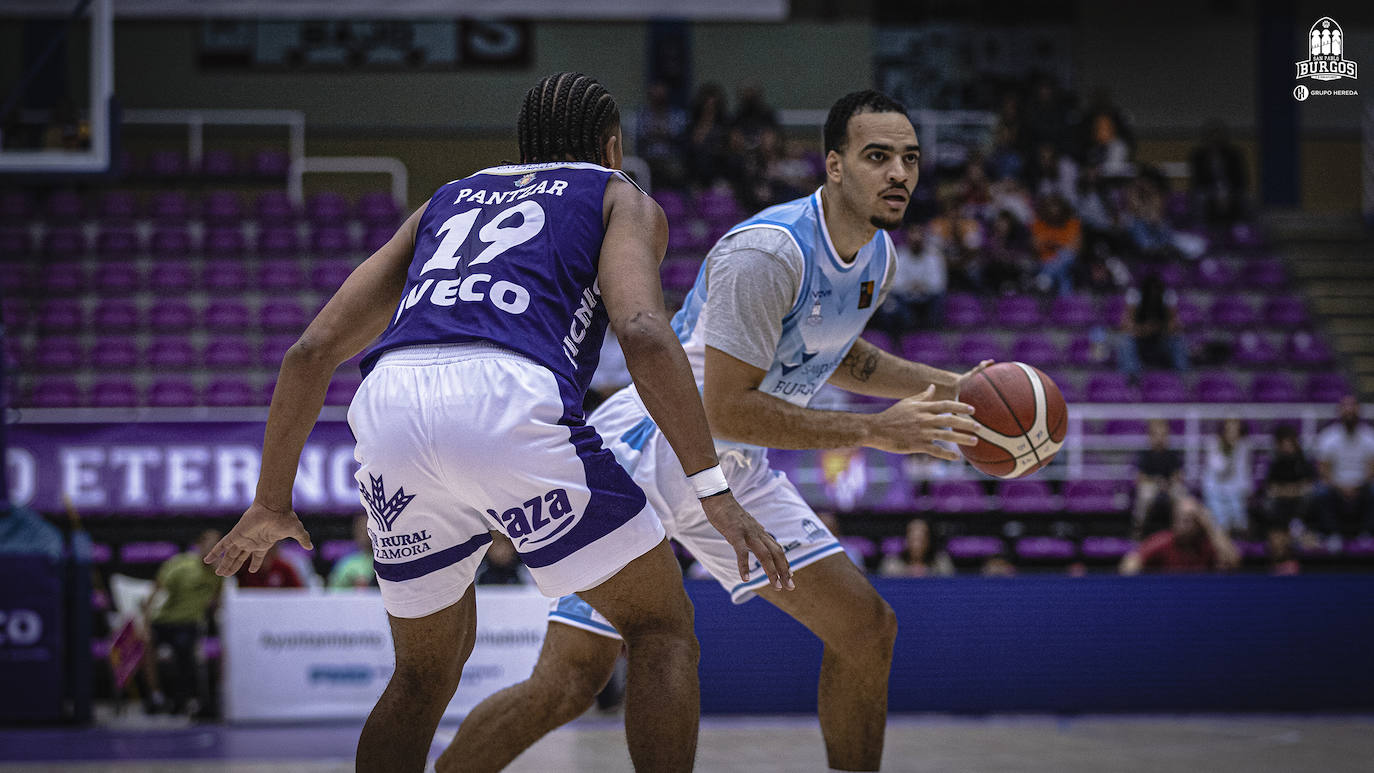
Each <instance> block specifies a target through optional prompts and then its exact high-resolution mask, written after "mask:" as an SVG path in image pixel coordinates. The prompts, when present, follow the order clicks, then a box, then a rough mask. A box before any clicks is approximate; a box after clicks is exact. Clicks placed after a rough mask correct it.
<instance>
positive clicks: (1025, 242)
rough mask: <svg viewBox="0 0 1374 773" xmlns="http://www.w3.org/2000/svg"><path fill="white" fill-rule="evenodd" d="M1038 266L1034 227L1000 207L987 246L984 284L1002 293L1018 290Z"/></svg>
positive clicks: (984, 251)
mask: <svg viewBox="0 0 1374 773" xmlns="http://www.w3.org/2000/svg"><path fill="white" fill-rule="evenodd" d="M1036 269H1037V263H1036V259H1035V256H1034V255H1033V254H1032V253H1031V241H1030V231H1029V230H1028V229H1027V228H1026V226H1025V225H1023V224H1022V223H1021V221H1020V220H1018V219H1017V218H1016V217H1015V216H1014V215H1013V214H1012V213H1011V212H1010V211H1008V210H1006V209H1001V210H998V212H997V215H996V216H995V217H993V219H992V228H990V229H989V231H988V238H987V244H986V246H984V248H983V263H982V275H981V279H982V283H983V285H984V286H985V287H987V288H988V289H989V290H992V291H994V292H998V293H1012V292H1016V291H1018V290H1021V289H1023V286H1024V285H1025V284H1026V282H1027V280H1029V278H1030V277H1031V276H1033V275H1034V274H1035V271H1036Z"/></svg>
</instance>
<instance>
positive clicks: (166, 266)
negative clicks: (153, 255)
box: [148, 260, 196, 297]
mask: <svg viewBox="0 0 1374 773" xmlns="http://www.w3.org/2000/svg"><path fill="white" fill-rule="evenodd" d="M195 284H196V273H195V270H194V269H192V268H191V266H190V265H189V264H187V263H183V262H181V261H180V260H166V261H162V262H160V263H154V264H153V269H152V271H151V272H149V274H148V287H149V289H151V290H152V291H153V292H154V293H156V294H157V295H159V296H161V297H166V296H168V295H178V294H181V293H185V292H189V291H190V290H191V288H192V287H194V286H195Z"/></svg>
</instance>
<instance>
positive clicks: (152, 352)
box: [143, 336, 200, 370]
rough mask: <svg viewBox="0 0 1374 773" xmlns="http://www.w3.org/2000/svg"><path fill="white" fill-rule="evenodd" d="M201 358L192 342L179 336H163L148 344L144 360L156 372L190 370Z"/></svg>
mask: <svg viewBox="0 0 1374 773" xmlns="http://www.w3.org/2000/svg"><path fill="white" fill-rule="evenodd" d="M199 359H200V358H199V357H197V356H196V350H195V347H193V346H192V345H191V342H190V341H188V340H186V339H185V338H182V337H179V336H161V337H159V338H155V339H153V341H152V343H150V344H148V350H147V351H146V352H145V353H144V357H143V360H144V362H145V363H146V364H147V365H148V367H149V368H151V369H154V370H161V369H167V370H179V369H185V368H190V367H192V366H194V365H195V363H196V361H197V360H199Z"/></svg>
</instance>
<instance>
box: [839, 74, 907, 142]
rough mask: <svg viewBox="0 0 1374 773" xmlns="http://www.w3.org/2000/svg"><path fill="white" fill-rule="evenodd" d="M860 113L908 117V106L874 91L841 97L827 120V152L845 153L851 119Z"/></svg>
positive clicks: (868, 90) (866, 90)
mask: <svg viewBox="0 0 1374 773" xmlns="http://www.w3.org/2000/svg"><path fill="white" fill-rule="evenodd" d="M860 113H901V114H902V115H906V106H905V105H903V104H902V103H901V102H898V101H897V100H895V99H893V98H892V97H889V96H888V95H886V94H884V93H882V92H880V91H873V90H872V89H865V90H864V91H854V92H851V93H849V94H845V95H844V96H842V97H840V99H839V101H837V102H836V103H835V104H834V106H832V107H831V108H830V115H828V116H826V118H825V152H826V153H829V152H830V151H832V150H833V151H835V152H836V153H843V152H844V149H845V146H846V145H847V144H849V119H850V118H853V117H854V116H856V115H859V114H860Z"/></svg>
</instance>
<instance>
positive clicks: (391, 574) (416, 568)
mask: <svg viewBox="0 0 1374 773" xmlns="http://www.w3.org/2000/svg"><path fill="white" fill-rule="evenodd" d="M489 542H491V534H489V533H486V532H483V533H481V534H478V535H477V536H475V537H473V538H472V539H470V540H468V541H467V542H464V543H463V544H461V545H454V546H453V547H451V548H444V549H443V550H440V551H439V552H437V553H430V554H429V555H427V556H425V557H424V558H417V559H415V560H414V561H406V562H405V563H401V564H384V563H382V562H381V561H377V560H375V559H374V560H373V562H372V567H373V568H374V569H376V570H377V576H378V577H380V578H382V579H383V580H390V581H391V582H401V581H402V580H413V579H415V578H416V577H423V576H425V575H427V574H429V573H431V572H437V571H439V570H440V569H443V568H444V567H447V566H453V565H454V564H456V563H458V562H459V561H462V560H463V559H464V558H467V557H468V556H470V555H472V554H473V552H475V551H476V550H477V548H480V547H482V546H483V545H485V544H487V543H489Z"/></svg>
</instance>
